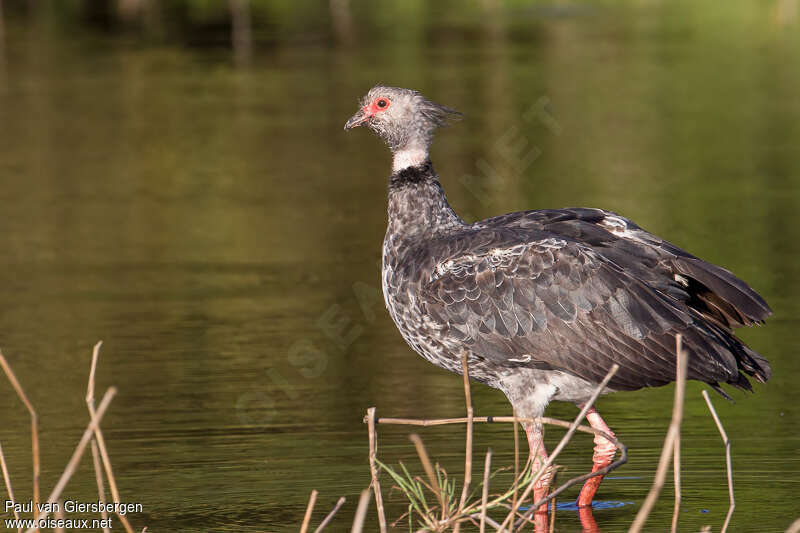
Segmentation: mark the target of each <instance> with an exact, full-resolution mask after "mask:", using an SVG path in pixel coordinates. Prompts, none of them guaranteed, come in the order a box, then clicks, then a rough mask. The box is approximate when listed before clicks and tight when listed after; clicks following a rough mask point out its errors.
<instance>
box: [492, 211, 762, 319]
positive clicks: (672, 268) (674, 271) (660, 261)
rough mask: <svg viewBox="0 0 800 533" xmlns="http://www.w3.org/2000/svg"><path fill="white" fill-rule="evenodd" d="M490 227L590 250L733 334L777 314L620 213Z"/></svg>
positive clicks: (531, 214) (532, 215)
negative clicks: (547, 235) (538, 232)
mask: <svg viewBox="0 0 800 533" xmlns="http://www.w3.org/2000/svg"><path fill="white" fill-rule="evenodd" d="M485 222H486V223H487V224H488V225H490V226H497V227H516V228H519V229H525V228H530V227H534V228H540V229H542V230H545V231H548V232H551V233H554V234H557V235H559V236H562V237H564V238H571V239H574V240H577V241H579V242H581V243H584V244H585V245H587V246H589V247H591V248H592V249H593V250H595V251H596V252H597V253H599V254H601V255H602V256H603V257H604V258H606V259H608V260H610V261H613V262H614V263H615V264H617V265H620V266H622V267H624V268H625V270H626V271H627V272H629V273H631V275H632V276H633V277H635V278H637V279H639V280H642V281H644V282H645V283H647V284H648V285H649V286H651V287H653V288H655V289H657V290H659V291H661V292H662V293H664V294H669V295H670V296H672V297H674V298H676V299H678V300H681V301H683V302H685V303H686V304H687V305H688V306H689V307H691V308H692V309H694V310H696V311H697V312H698V313H699V314H700V315H701V316H702V317H703V318H704V319H706V320H709V321H712V322H714V323H715V324H717V325H719V326H721V327H723V328H725V329H727V330H729V331H732V330H733V328H736V327H740V326H743V325H748V326H749V325H752V324H760V323H762V322H763V321H764V320H765V319H766V318H767V317H768V316H769V315H770V314H772V311H771V310H770V308H769V306H768V305H767V303H766V302H765V301H764V299H763V298H761V296H759V295H758V293H756V292H755V291H754V290H753V289H752V288H751V287H750V286H748V285H747V283H745V282H744V281H742V280H741V279H739V278H738V277H736V276H735V275H734V274H733V273H731V272H730V271H728V270H726V269H724V268H722V267H719V266H717V265H714V264H712V263H708V262H706V261H703V260H702V259H699V258H697V257H695V256H693V255H692V254H690V253H688V252H687V251H685V250H683V249H681V248H679V247H678V246H675V245H674V244H672V243H670V242H667V241H665V240H664V239H661V238H660V237H657V236H655V235H653V234H652V233H649V232H647V231H645V230H644V229H642V228H640V227H639V226H638V225H636V224H635V223H634V222H633V221H631V220H628V219H627V218H625V217H622V216H620V215H618V214H616V213H613V212H610V211H604V210H601V209H590V208H569V209H557V210H541V211H527V212H520V213H512V214H510V215H504V216H502V217H496V218H493V219H489V220H487V221H485Z"/></svg>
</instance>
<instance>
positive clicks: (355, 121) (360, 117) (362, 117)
mask: <svg viewBox="0 0 800 533" xmlns="http://www.w3.org/2000/svg"><path fill="white" fill-rule="evenodd" d="M369 119H370V115H368V114H367V113H366V112H365V111H364V110H363V109H359V110H358V111H357V112H356V114H355V115H353V116H352V117H350V120H348V121H347V123H346V124H345V125H344V131H347V130H350V129H353V128H357V127H359V126H360V125H362V124H363V123H365V122H366V121H368V120H369Z"/></svg>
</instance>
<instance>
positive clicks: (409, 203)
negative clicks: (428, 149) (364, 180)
mask: <svg viewBox="0 0 800 533" xmlns="http://www.w3.org/2000/svg"><path fill="white" fill-rule="evenodd" d="M388 213H389V227H388V230H387V231H388V233H389V234H393V235H408V236H412V235H413V236H415V237H418V236H420V235H422V236H424V235H433V234H437V233H441V232H442V231H447V230H450V229H452V228H455V227H458V226H462V225H463V224H464V221H462V220H461V218H459V216H458V215H457V214H456V212H455V211H453V208H452V207H450V204H449V203H447V198H446V197H445V194H444V190H443V189H442V186H441V184H440V183H439V178H438V176H437V175H436V172H435V171H434V170H433V165H432V164H431V161H430V159H426V160H425V161H423V162H422V163H421V164H419V165H415V166H410V167H405V168H403V169H402V170H400V171H398V172H394V173H393V174H392V176H391V177H390V178H389V206H388Z"/></svg>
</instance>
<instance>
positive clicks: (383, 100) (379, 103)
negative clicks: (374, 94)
mask: <svg viewBox="0 0 800 533" xmlns="http://www.w3.org/2000/svg"><path fill="white" fill-rule="evenodd" d="M375 105H377V106H378V107H380V108H381V109H384V108H385V107H387V106H388V105H389V101H388V100H387V99H386V98H380V99H378V101H377V102H375Z"/></svg>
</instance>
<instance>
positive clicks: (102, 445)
mask: <svg viewBox="0 0 800 533" xmlns="http://www.w3.org/2000/svg"><path fill="white" fill-rule="evenodd" d="M102 345H103V341H97V343H95V345H94V348H93V349H92V364H91V366H90V367H89V382H88V384H87V385H86V406H87V407H88V408H89V416H91V417H92V418H94V416H95V408H94V376H95V373H96V370H97V360H98V358H99V357H100V347H101V346H102ZM94 439H95V440H96V441H97V447H98V448H99V450H100V457H101V459H102V460H103V468H104V470H105V471H106V479H108V488H109V489H110V490H111V497H112V499H113V500H114V503H120V497H119V490H117V481H116V479H115V478H114V470H113V468H112V467H111V458H110V457H109V455H108V449H107V448H106V440H105V438H103V431H102V430H101V429H100V425H99V424H97V425H95V429H94ZM115 514H116V515H117V518H119V521H120V522H121V523H122V526H123V527H124V528H125V531H126V532H127V533H133V528H132V527H131V524H130V522H128V518H127V517H126V516H125V515H124V514H120V513H119V512H117V513H115Z"/></svg>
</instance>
